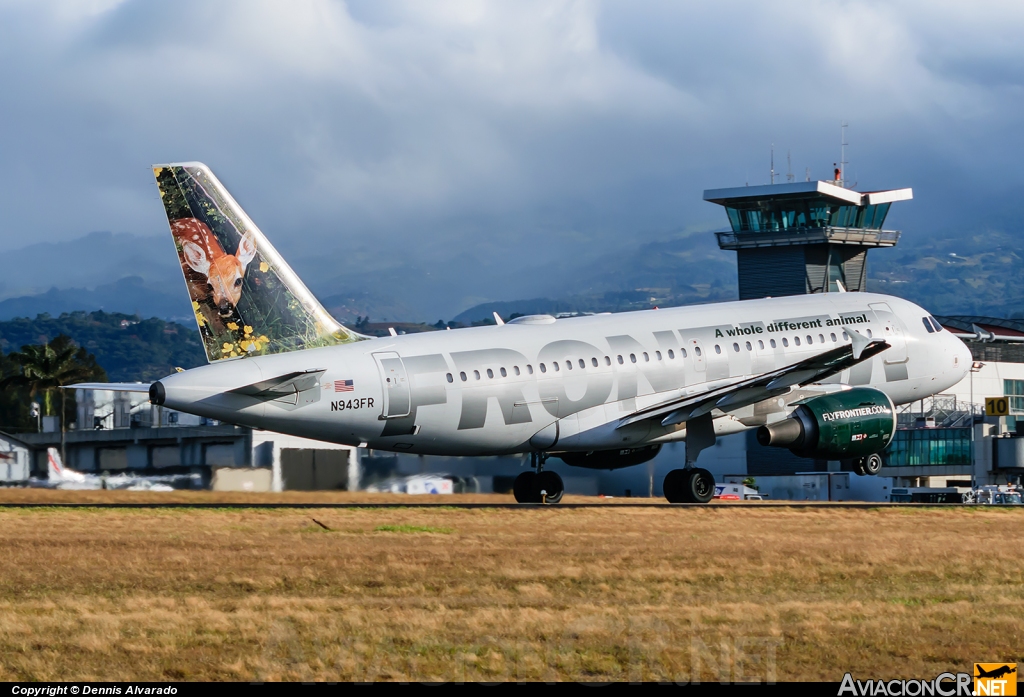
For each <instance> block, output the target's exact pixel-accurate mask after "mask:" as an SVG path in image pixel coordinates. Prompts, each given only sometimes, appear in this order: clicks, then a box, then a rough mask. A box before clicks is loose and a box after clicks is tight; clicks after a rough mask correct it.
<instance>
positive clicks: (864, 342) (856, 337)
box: [847, 329, 871, 361]
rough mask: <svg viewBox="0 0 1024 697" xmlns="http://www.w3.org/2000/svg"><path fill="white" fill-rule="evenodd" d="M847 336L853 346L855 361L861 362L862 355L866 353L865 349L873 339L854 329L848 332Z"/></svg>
mask: <svg viewBox="0 0 1024 697" xmlns="http://www.w3.org/2000/svg"><path fill="white" fill-rule="evenodd" d="M847 334H848V335H849V337H850V343H851V344H853V359H854V360H855V361H859V360H860V355H861V354H862V353H864V349H866V348H867V346H868V344H870V343H871V339H869V338H867V337H866V336H864V335H863V334H861V333H860V332H858V331H855V330H853V329H851V330H850V331H848V332H847Z"/></svg>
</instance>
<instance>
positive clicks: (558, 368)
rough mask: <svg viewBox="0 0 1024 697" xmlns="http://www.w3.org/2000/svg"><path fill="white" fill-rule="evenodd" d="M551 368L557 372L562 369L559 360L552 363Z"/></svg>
mask: <svg viewBox="0 0 1024 697" xmlns="http://www.w3.org/2000/svg"><path fill="white" fill-rule="evenodd" d="M551 369H552V370H553V371H555V372H556V373H557V372H558V371H559V370H561V368H560V367H559V365H558V361H555V362H554V363H552V364H551Z"/></svg>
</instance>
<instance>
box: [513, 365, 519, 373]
mask: <svg viewBox="0 0 1024 697" xmlns="http://www.w3.org/2000/svg"><path fill="white" fill-rule="evenodd" d="M512 372H513V373H515V374H516V375H519V366H517V365H514V366H512Z"/></svg>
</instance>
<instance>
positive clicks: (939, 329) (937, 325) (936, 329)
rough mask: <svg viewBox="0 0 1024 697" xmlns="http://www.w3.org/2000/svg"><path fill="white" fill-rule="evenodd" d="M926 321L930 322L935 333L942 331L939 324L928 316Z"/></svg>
mask: <svg viewBox="0 0 1024 697" xmlns="http://www.w3.org/2000/svg"><path fill="white" fill-rule="evenodd" d="M928 319H930V320H931V321H932V326H933V327H935V331H937V332H941V331H942V325H941V324H939V320H937V319H935V318H934V317H932V316H931V315H928Z"/></svg>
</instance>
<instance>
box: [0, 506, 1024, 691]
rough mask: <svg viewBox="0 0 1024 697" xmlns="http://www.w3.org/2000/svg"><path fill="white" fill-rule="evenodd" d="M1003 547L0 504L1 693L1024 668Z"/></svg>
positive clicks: (1012, 545) (988, 526)
mask: <svg viewBox="0 0 1024 697" xmlns="http://www.w3.org/2000/svg"><path fill="white" fill-rule="evenodd" d="M68 493H72V492H56V494H57V495H58V496H64V495H66V494H68ZM50 494H51V495H54V492H50ZM42 495H43V494H40V493H39V492H17V493H15V494H12V496H16V497H19V498H22V499H24V498H32V497H39V496H42ZM5 496H7V494H5ZM90 496H93V497H104V496H105V497H107V498H110V499H119V500H128V499H130V498H132V497H131V496H129V495H128V492H125V493H120V492H94V493H91V494H90ZM141 496H142V495H135V498H136V499H138V498H139V497H141ZM11 498H12V497H11V496H8V497H7V500H11ZM210 499H211V497H210V496H207V497H205V498H204V497H198V498H196V499H194V500H210ZM96 500H97V499H96V498H94V499H93V501H96ZM400 500H403V501H408V499H406V498H402V499H400ZM490 500H493V497H491V499H490ZM314 518H315V519H316V520H317V521H320V523H322V524H323V525H325V526H327V527H328V528H330V530H325V529H324V528H323V527H321V526H319V525H317V524H316V523H315V522H314V521H313V519H314ZM1021 538H1024V511H1004V510H979V509H945V510H944V509H940V508H934V509H902V510H901V509H896V510H893V509H884V510H843V509H823V508H818V507H815V506H808V507H805V508H797V509H784V508H759V507H757V506H742V507H733V506H729V507H726V506H711V507H707V508H704V509H671V508H669V507H667V506H666V507H657V508H625V507H621V506H614V505H608V506H603V507H599V508H590V509H578V510H566V509H561V510H560V509H558V508H557V507H552V508H545V509H531V510H508V509H475V510H461V509H454V508H444V509H417V508H415V507H410V508H399V509H389V508H369V509H305V510H282V509H275V510H266V509H260V510H252V509H244V510H229V509H163V510H160V509H129V510H111V509H100V508H84V509H57V508H38V509H15V508H2V507H0V564H2V569H3V573H2V575H0V680H30V679H35V680H45V679H79V680H90V679H94V680H127V679H143V680H166V679H174V680H177V679H183V680H208V679H214V680H261V681H262V680H339V679H341V680H384V679H389V680H405V679H409V680H534V679H539V680H552V679H569V680H571V679H585V680H595V679H598V680H600V679H612V680H641V679H643V680H672V681H691V680H694V679H700V680H702V681H711V680H719V679H726V680H737V679H739V680H745V679H746V680H749V679H753V680H764V679H766V678H768V679H775V680H818V679H825V680H839V679H840V678H841V677H842V674H843V673H844V672H845V671H847V670H851V671H853V672H854V675H855V676H856V677H860V678H862V679H863V678H867V677H875V678H878V677H896V676H904V677H934V676H935V675H936V674H937V673H939V672H940V671H943V670H968V669H969V668H970V664H971V663H972V662H974V661H982V660H991V661H997V660H1017V661H1019V662H1024V653H1022V647H1024V621H1022V617H1024V583H1022V574H1021V545H1020V539H1021Z"/></svg>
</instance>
